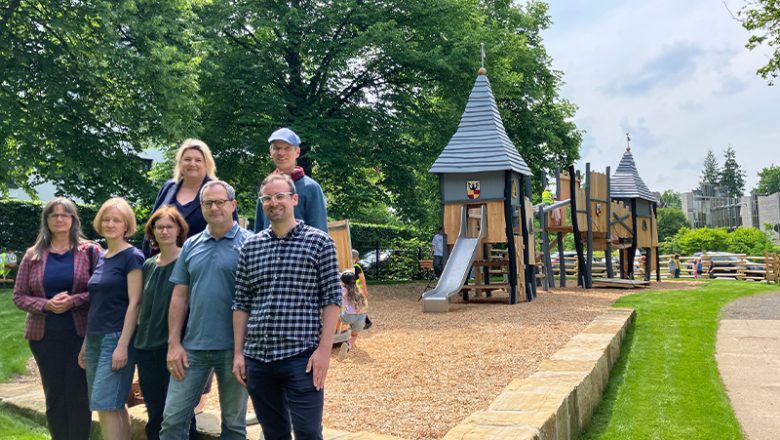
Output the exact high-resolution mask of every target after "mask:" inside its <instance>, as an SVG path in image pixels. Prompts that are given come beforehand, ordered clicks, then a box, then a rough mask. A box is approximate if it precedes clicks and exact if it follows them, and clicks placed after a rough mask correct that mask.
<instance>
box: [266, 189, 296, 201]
mask: <svg viewBox="0 0 780 440" xmlns="http://www.w3.org/2000/svg"><path fill="white" fill-rule="evenodd" d="M293 194H295V193H294V192H292V191H288V192H278V193H276V194H274V195H272V196H271V195H265V196H260V197H258V198H257V199H258V200H260V202H261V203H263V204H266V203H271V199H274V200H275V201H277V202H281V201H283V200H284V199H286V198H287V197H290V198H292V196H293Z"/></svg>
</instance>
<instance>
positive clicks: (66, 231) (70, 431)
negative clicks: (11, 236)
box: [14, 197, 100, 440]
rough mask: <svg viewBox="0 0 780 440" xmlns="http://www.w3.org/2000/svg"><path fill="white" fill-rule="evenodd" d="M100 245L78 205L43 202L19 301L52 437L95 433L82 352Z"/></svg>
mask: <svg viewBox="0 0 780 440" xmlns="http://www.w3.org/2000/svg"><path fill="white" fill-rule="evenodd" d="M99 256H100V247H99V246H98V245H96V244H95V243H93V242H90V241H87V240H86V239H85V238H84V236H83V235H82V234H81V221H80V220H79V216H78V213H77V211H76V205H75V204H73V202H71V201H70V200H68V199H65V198H62V197H60V198H56V199H54V200H52V201H50V202H49V203H47V204H46V206H45V207H44V208H43V214H42V215H41V225H40V229H39V231H38V239H37V240H36V241H35V244H34V245H33V246H32V247H31V248H30V249H28V250H27V252H26V253H25V255H24V258H23V259H22V263H21V264H20V265H19V273H18V274H17V276H16V286H15V288H14V304H16V306H17V307H19V308H20V309H22V310H24V311H26V312H27V321H26V322H25V331H24V337H25V338H26V339H27V340H29V344H30V351H32V353H33V357H35V362H36V364H38V370H39V371H40V373H41V381H42V382H43V392H44V394H45V396H46V420H47V422H48V426H49V431H50V432H51V436H52V439H54V440H58V439H70V440H80V439H88V438H89V429H90V423H91V412H90V410H89V400H88V398H87V381H86V375H85V373H84V370H83V369H81V368H79V366H78V363H77V358H78V354H79V350H80V349H81V344H82V342H83V341H84V331H85V329H86V322H87V309H88V308H89V294H88V293H87V281H88V280H89V276H90V274H91V273H92V269H93V267H94V265H95V263H96V262H97V259H98V257H99Z"/></svg>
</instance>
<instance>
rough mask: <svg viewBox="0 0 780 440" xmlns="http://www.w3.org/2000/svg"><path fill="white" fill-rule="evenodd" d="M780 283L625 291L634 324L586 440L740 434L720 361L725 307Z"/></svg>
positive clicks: (625, 303) (673, 439)
mask: <svg viewBox="0 0 780 440" xmlns="http://www.w3.org/2000/svg"><path fill="white" fill-rule="evenodd" d="M773 289H775V290H776V287H773V286H768V285H765V284H759V283H745V282H744V281H719V282H710V283H707V284H705V285H704V286H702V287H700V288H698V289H696V290H695V291H691V290H678V291H668V290H667V291H662V292H658V291H655V292H653V291H650V292H646V293H639V294H635V295H628V296H624V297H622V298H620V299H618V301H617V302H616V303H615V306H616V307H631V308H634V309H635V310H636V315H635V318H634V323H633V327H632V328H631V329H630V330H629V333H628V337H627V339H626V340H625V342H624V343H623V347H622V349H621V354H620V358H619V359H618V362H617V363H616V364H615V367H614V368H613V369H612V372H611V374H610V379H609V384H608V385H607V390H606V392H605V393H604V398H603V399H602V402H601V404H600V405H599V407H598V408H597V409H596V412H595V413H594V415H593V419H592V421H591V424H590V426H589V427H588V428H587V429H586V431H585V432H584V433H583V435H582V436H581V437H580V438H581V439H584V440H595V439H599V440H611V439H615V440H617V439H620V440H622V439H640V438H642V439H651V438H657V439H661V438H662V439H667V440H678V439H679V440H683V439H685V440H690V439H716V438H717V439H741V438H742V432H741V430H740V426H739V423H738V422H737V420H736V417H735V416H734V412H733V410H732V409H731V405H730V404H729V400H728V397H727V396H726V392H725V390H724V388H723V382H722V381H721V379H720V374H719V373H718V367H717V364H716V362H715V335H716V332H717V329H718V318H719V315H720V310H721V308H722V307H723V306H724V305H726V304H728V303H729V302H731V301H733V300H735V299H737V298H740V297H743V296H748V295H754V294H759V293H764V292H767V291H770V290H773Z"/></svg>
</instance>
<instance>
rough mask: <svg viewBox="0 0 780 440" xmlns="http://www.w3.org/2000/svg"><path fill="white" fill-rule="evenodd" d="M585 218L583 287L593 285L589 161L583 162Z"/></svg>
mask: <svg viewBox="0 0 780 440" xmlns="http://www.w3.org/2000/svg"><path fill="white" fill-rule="evenodd" d="M585 187H586V189H585V219H586V220H587V222H588V232H587V240H588V258H587V259H586V260H585V265H586V266H585V288H586V289H590V288H591V287H592V286H593V209H592V208H591V181H590V162H586V163H585Z"/></svg>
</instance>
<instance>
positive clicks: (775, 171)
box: [756, 164, 780, 195]
mask: <svg viewBox="0 0 780 440" xmlns="http://www.w3.org/2000/svg"><path fill="white" fill-rule="evenodd" d="M758 177H759V180H758V186H757V187H756V193H758V194H761V195H769V194H774V193H776V192H778V191H780V166H777V165H775V164H772V165H770V166H768V167H766V168H764V169H762V170H761V171H759V172H758Z"/></svg>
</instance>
